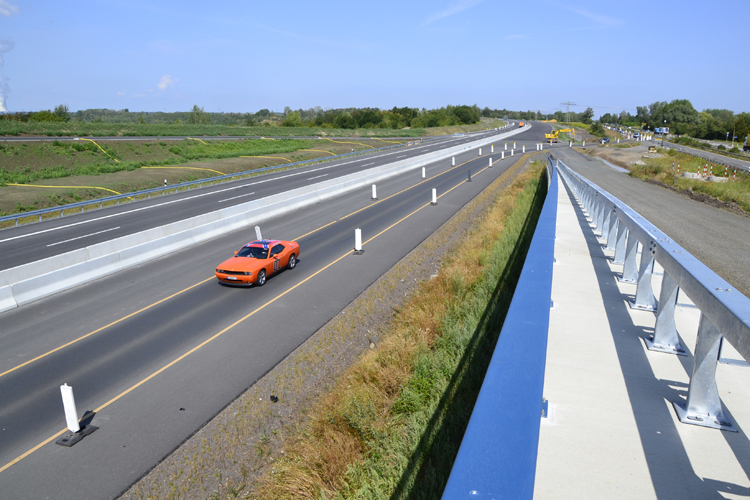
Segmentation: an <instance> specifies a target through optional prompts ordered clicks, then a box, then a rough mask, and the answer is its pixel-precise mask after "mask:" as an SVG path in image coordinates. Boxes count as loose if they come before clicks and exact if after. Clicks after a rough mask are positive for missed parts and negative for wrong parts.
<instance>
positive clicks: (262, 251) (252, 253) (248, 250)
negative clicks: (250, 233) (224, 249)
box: [237, 247, 268, 259]
mask: <svg viewBox="0 0 750 500" xmlns="http://www.w3.org/2000/svg"><path fill="white" fill-rule="evenodd" d="M267 255H268V249H266V248H262V247H242V248H241V249H240V251H239V252H237V257H251V258H253V259H265V258H266V256H267Z"/></svg>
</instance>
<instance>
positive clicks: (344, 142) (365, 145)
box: [321, 137, 375, 149]
mask: <svg viewBox="0 0 750 500" xmlns="http://www.w3.org/2000/svg"><path fill="white" fill-rule="evenodd" d="M321 139H323V140H326V141H331V142H338V143H339V144H356V145H357V146H364V147H366V148H370V149H375V148H374V147H372V146H368V145H367V144H362V143H361V142H346V141H334V140H333V139H328V138H327V137H321Z"/></svg>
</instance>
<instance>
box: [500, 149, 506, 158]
mask: <svg viewBox="0 0 750 500" xmlns="http://www.w3.org/2000/svg"><path fill="white" fill-rule="evenodd" d="M500 159H501V160H504V159H505V151H500Z"/></svg>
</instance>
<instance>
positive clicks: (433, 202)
mask: <svg viewBox="0 0 750 500" xmlns="http://www.w3.org/2000/svg"><path fill="white" fill-rule="evenodd" d="M430 204H431V205H437V189H435V188H432V202H430Z"/></svg>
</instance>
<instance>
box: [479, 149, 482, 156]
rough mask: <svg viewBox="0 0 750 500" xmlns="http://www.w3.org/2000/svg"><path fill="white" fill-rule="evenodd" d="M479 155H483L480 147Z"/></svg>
mask: <svg viewBox="0 0 750 500" xmlns="http://www.w3.org/2000/svg"><path fill="white" fill-rule="evenodd" d="M479 156H482V148H479Z"/></svg>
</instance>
